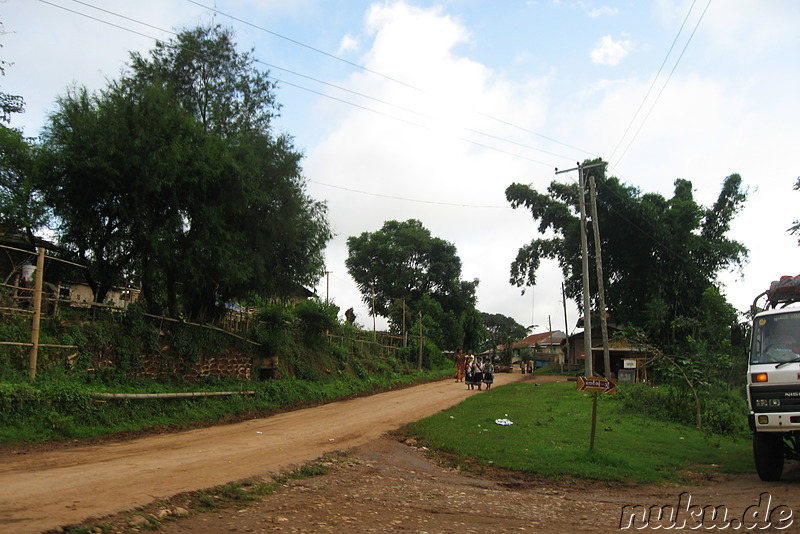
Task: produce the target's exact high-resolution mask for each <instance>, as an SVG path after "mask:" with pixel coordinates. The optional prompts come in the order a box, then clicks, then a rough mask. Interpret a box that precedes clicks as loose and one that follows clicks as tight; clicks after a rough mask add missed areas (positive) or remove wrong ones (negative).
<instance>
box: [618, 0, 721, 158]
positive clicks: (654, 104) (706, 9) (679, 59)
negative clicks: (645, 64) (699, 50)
mask: <svg viewBox="0 0 800 534" xmlns="http://www.w3.org/2000/svg"><path fill="white" fill-rule="evenodd" d="M710 5H711V0H708V2H707V3H706V7H705V9H703V12H702V13H701V14H700V18H699V19H698V20H697V24H695V26H694V29H693V30H692V33H691V35H689V39H688V40H687V41H686V44H685V45H684V46H683V50H681V54H680V55H679V56H678V60H677V61H676V62H675V65H673V67H672V70H671V71H670V73H669V76H667V79H666V81H665V82H664V85H663V86H662V87H661V90H660V91H659V92H658V95H657V96H656V99H655V100H654V101H653V104H652V105H651V106H650V109H649V110H648V112H647V115H645V117H644V119H643V120H642V123H641V124H640V125H639V128H638V129H637V130H636V133H634V134H633V137H632V138H631V140H630V141H629V142H628V145H627V146H626V147H625V150H624V151H623V152H622V154H621V155H620V156H619V159H617V164H619V162H620V161H622V158H624V157H625V154H627V153H628V149H630V147H631V145H632V144H633V142H634V141H635V140H636V138H637V137H638V136H639V132H641V131H642V128H643V127H644V125H645V123H646V122H647V119H648V118H650V114H651V113H652V112H653V109H655V107H656V104H658V101H659V100H660V99H661V95H662V94H663V93H664V89H666V88H667V84H669V81H670V80H671V79H672V75H673V74H674V73H675V69H677V68H678V65H679V64H680V62H681V59H682V58H683V54H684V53H686V49H687V48H688V47H689V43H691V42H692V38H693V37H694V34H695V33H696V32H697V28H698V27H699V26H700V23H701V22H702V21H703V17H704V16H705V14H706V11H708V7H709V6H710Z"/></svg>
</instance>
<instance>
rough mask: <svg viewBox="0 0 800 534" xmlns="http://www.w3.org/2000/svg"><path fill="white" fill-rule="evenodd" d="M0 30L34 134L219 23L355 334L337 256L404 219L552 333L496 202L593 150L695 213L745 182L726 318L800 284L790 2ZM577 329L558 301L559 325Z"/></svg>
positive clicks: (12, 8) (84, 4) (371, 11)
mask: <svg viewBox="0 0 800 534" xmlns="http://www.w3.org/2000/svg"><path fill="white" fill-rule="evenodd" d="M203 6H206V7H203ZM209 7H211V8H215V9H216V12H214V11H213V10H212V9H209ZM97 8H99V9H97ZM76 12H77V13H76ZM118 15H122V17H125V18H121V17H120V16H118ZM95 19H101V21H105V22H101V21H98V20H95ZM0 20H1V21H2V22H3V24H4V29H5V31H6V35H3V36H1V37H0V43H2V44H3V48H2V49H1V50H0V54H2V59H4V60H6V61H9V62H13V65H11V66H10V67H9V68H7V69H6V76H5V77H4V78H2V79H0V84H2V85H1V86H0V87H2V90H3V91H5V92H9V93H13V94H19V95H21V96H23V97H24V98H25V100H26V102H27V112H26V113H25V114H24V115H21V116H18V117H15V119H14V123H13V124H14V125H15V126H18V127H21V128H24V129H25V132H26V134H28V135H36V134H37V133H38V131H39V129H40V128H41V126H42V125H43V124H44V121H45V117H46V114H47V113H48V112H49V111H51V110H52V109H53V106H54V102H55V99H56V96H57V95H59V94H63V93H64V92H65V90H66V88H67V87H68V86H69V85H70V84H71V83H78V84H81V85H85V86H87V87H89V88H90V89H98V88H100V87H102V86H103V85H104V84H105V81H106V80H107V79H109V78H111V79H113V78H115V77H117V75H118V73H119V71H120V69H121V68H122V67H123V65H124V64H125V62H126V61H127V59H128V53H129V51H131V50H138V51H141V52H146V51H148V50H149V49H150V48H152V46H153V41H152V39H153V38H160V39H168V38H170V37H171V34H170V31H171V30H174V29H176V28H182V27H191V26H194V25H197V24H207V23H210V22H214V21H216V22H218V23H220V24H223V25H226V26H230V27H232V28H233V29H234V30H235V32H236V35H237V39H238V41H239V43H240V46H241V47H242V48H243V49H249V48H252V49H253V55H254V57H255V58H257V59H258V60H259V61H260V62H263V63H262V66H264V68H265V69H267V68H268V69H269V71H270V73H271V75H273V76H274V77H275V78H276V79H278V81H279V87H278V90H277V98H278V101H279V102H280V103H281V104H282V105H283V108H282V110H281V117H280V118H279V119H278V120H277V121H276V126H277V127H278V128H280V129H281V130H283V131H285V132H288V133H289V134H291V135H292V136H294V139H295V143H296V146H297V147H298V148H300V149H301V150H303V152H304V153H305V159H304V163H303V166H304V174H305V176H306V177H307V178H308V180H309V184H308V192H309V194H311V195H312V196H313V197H315V198H317V199H320V200H325V201H326V202H327V203H328V207H329V217H330V220H331V222H332V225H333V228H334V230H335V232H336V234H337V236H336V238H335V239H334V241H332V242H331V244H330V245H329V247H328V249H327V250H326V259H327V264H328V270H330V271H331V274H330V276H329V277H328V278H325V279H323V280H321V282H320V284H319V285H318V287H317V288H316V289H317V292H318V294H319V295H320V296H323V297H324V296H325V295H326V293H328V294H329V296H330V298H331V299H332V300H333V301H334V302H336V304H338V305H339V306H340V307H341V308H342V311H344V310H345V309H347V308H348V307H350V306H353V307H354V308H355V310H356V313H357V316H358V319H357V320H358V322H360V323H361V324H363V325H365V326H368V327H371V326H372V320H371V319H370V318H369V316H368V312H367V309H366V307H365V306H364V305H363V304H362V303H361V302H360V297H359V295H358V293H357V291H356V289H355V285H354V284H353V282H352V280H351V279H350V277H349V276H348V274H347V272H346V270H345V267H344V259H345V258H346V255H347V251H346V246H345V241H346V239H347V237H349V236H352V235H357V234H360V233H361V232H365V231H369V232H372V231H375V230H378V229H379V228H380V227H381V226H382V224H383V222H384V221H386V220H390V219H395V220H406V219H409V218H416V219H419V220H421V221H422V223H423V224H424V225H425V226H426V227H427V228H428V229H430V230H431V232H432V234H433V235H434V236H436V237H440V238H442V239H445V240H447V241H450V242H452V243H453V244H454V245H455V246H456V247H457V250H458V252H459V256H460V257H461V259H462V263H463V278H465V279H473V278H478V279H480V286H479V289H478V299H479V300H478V308H479V309H480V310H482V311H485V312H489V313H502V314H504V315H509V316H511V317H513V318H515V319H516V320H517V321H518V322H519V323H521V324H523V325H525V326H529V325H531V324H537V325H539V327H538V328H536V329H535V330H537V331H541V330H545V329H547V327H548V324H552V327H553V328H558V329H564V328H565V327H564V319H563V311H562V309H561V304H560V302H559V300H560V296H559V291H560V289H559V288H560V281H561V279H560V273H559V271H558V269H557V268H556V266H555V265H553V264H550V263H546V264H544V265H543V267H542V269H541V270H540V273H539V281H538V283H537V286H536V287H535V288H534V289H533V290H530V289H529V290H528V291H527V292H526V293H525V295H521V294H520V289H519V288H516V287H513V286H511V285H510V284H509V283H508V278H509V266H510V263H511V261H512V260H513V259H514V257H515V255H516V253H517V250H518V248H519V247H520V246H522V245H523V244H525V243H527V242H529V241H530V240H531V239H533V238H535V237H536V228H535V225H534V223H533V222H532V221H531V218H530V215H529V214H528V213H526V212H524V211H519V210H512V209H510V207H509V206H508V203H507V202H506V201H505V196H504V191H505V188H506V187H507V186H508V185H509V184H511V183H512V182H521V183H528V184H531V185H533V187H535V188H537V189H539V190H541V191H544V189H545V188H546V186H547V185H548V184H549V183H550V182H551V181H552V180H553V179H558V180H559V181H565V180H569V179H575V178H576V177H574V176H573V177H570V176H569V175H559V176H558V177H556V176H555V175H554V169H555V168H556V167H559V168H569V167H573V166H574V165H575V162H577V161H582V160H583V159H585V158H587V157H592V156H600V157H602V158H603V159H604V160H606V161H608V162H609V163H610V165H611V167H610V172H611V173H612V174H614V175H617V176H619V177H620V178H622V179H623V180H624V181H625V182H627V183H629V184H631V185H634V186H636V187H639V188H640V189H641V190H642V191H643V192H658V193H661V194H663V195H665V196H670V195H671V193H672V187H673V183H674V181H675V179H677V178H686V179H689V180H691V181H692V182H693V184H694V187H695V195H696V198H697V200H698V201H699V202H701V203H702V204H704V205H707V206H710V205H711V204H712V203H713V201H714V200H715V198H716V196H717V195H718V193H719V189H720V186H721V183H722V181H723V179H724V178H725V177H726V176H728V175H729V174H732V173H739V174H741V175H742V177H743V180H744V183H745V186H746V187H747V188H748V189H749V191H750V198H749V200H748V202H747V205H746V207H745V209H744V210H743V211H742V213H741V214H740V215H739V216H738V217H737V219H736V221H735V223H734V224H733V226H732V231H731V232H732V233H731V235H732V236H733V237H734V238H736V239H738V240H740V241H742V242H743V243H744V244H745V245H746V246H747V247H748V248H749V249H750V260H749V262H748V264H747V265H746V266H745V269H744V270H743V271H742V272H741V273H738V272H735V273H723V275H722V276H721V277H720V280H719V281H720V283H721V284H722V286H723V291H724V292H725V293H726V295H727V296H728V298H729V300H730V301H731V302H732V303H733V304H734V305H735V306H736V307H737V308H738V309H740V310H745V309H746V308H747V307H748V306H749V304H750V302H751V301H752V299H753V297H755V295H756V294H757V293H760V292H761V291H762V290H763V289H765V288H766V287H767V285H768V283H769V281H770V280H772V279H774V278H777V277H779V276H781V275H784V274H798V273H800V248H799V247H798V246H797V238H796V236H791V235H790V234H788V233H787V232H786V229H787V228H788V227H789V226H790V225H791V224H792V222H793V221H795V220H797V219H800V214H798V211H800V210H798V209H797V206H798V201H800V192H798V191H793V190H792V185H793V184H794V183H795V180H796V179H797V177H798V175H800V170H798V163H797V161H796V160H797V157H796V151H797V146H798V140H799V139H798V138H799V137H800V136H799V135H798V133H797V129H798V128H797V125H798V124H800V106H798V99H797V90H798V87H800V67H799V66H798V65H800V63H798V61H797V58H798V57H800V33H798V32H797V31H796V26H797V23H798V22H800V2H795V1H792V0H765V1H762V2H749V1H745V0H713V1H709V0H694V1H692V0H674V1H673V0H654V1H651V2H645V1H634V0H624V1H607V2H602V1H601V2H590V1H569V0H529V1H480V0H461V1H455V0H452V1H447V0H444V1H439V2H431V1H405V2H395V1H389V2H368V1H345V0H341V1H337V0H330V1H322V0H296V1H291V0H280V1H278V0H275V1H264V0H261V1H255V0H250V1H247V0H240V1H226V0H217V1H216V2H212V0H196V2H193V1H189V0H141V1H137V2H129V1H123V0H104V1H102V0H82V1H80V2H77V1H74V0H47V2H43V1H40V0H7V1H6V2H4V3H2V4H0ZM120 27H121V28H120ZM128 30H134V31H135V32H137V33H132V32H131V31H128ZM141 34H144V35H141ZM275 34H278V35H277V36H276V35H275ZM293 41H294V42H293ZM298 43H300V44H298ZM671 48H672V50H671V51H670V49H671ZM313 49H316V50H313ZM321 52H325V53H321ZM331 56H336V57H337V58H338V59H336V58H332V57H331ZM354 64H355V65H357V66H354ZM267 65H269V67H268V66H267ZM662 65H663V68H662ZM659 69H661V71H660V73H659ZM289 71H293V72H294V73H296V74H292V73H290V72H289ZM298 74H300V75H301V76H298ZM657 74H658V76H657ZM320 82H324V83H320ZM297 86H300V87H297ZM651 86H652V90H651V91H650V92H648V90H649V89H650V88H651ZM318 93H322V94H323V95H326V96H321V95H320V94H318ZM343 101H344V102H343ZM637 110H640V111H639V113H638V114H637ZM601 232H602V228H601ZM632 246H635V244H632ZM577 315H578V313H577V309H576V307H575V304H574V303H572V302H569V303H568V316H569V319H568V322H569V326H568V330H570V331H572V330H573V325H574V323H575V319H576V318H577ZM381 324H382V323H381V322H380V321H379V322H378V326H379V327H380V326H381Z"/></svg>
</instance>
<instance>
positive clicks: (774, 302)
mask: <svg viewBox="0 0 800 534" xmlns="http://www.w3.org/2000/svg"><path fill="white" fill-rule="evenodd" d="M762 299H766V305H765V306H764V309H763V311H759V310H761V308H759V307H758V303H759V302H760V301H761V300H762ZM753 308H754V312H758V313H756V314H755V317H754V318H753V324H752V337H751V342H750V362H749V365H748V372H747V402H748V405H749V407H750V414H749V416H748V421H749V424H750V429H751V430H752V431H753V456H754V458H755V463H756V470H757V471H758V476H759V477H760V478H761V480H764V481H774V480H779V479H780V478H781V474H782V473H783V463H784V460H785V459H790V460H800V448H798V445H800V438H799V436H800V276H798V277H788V276H785V277H782V278H781V280H779V281H776V282H773V283H772V284H771V285H770V289H769V290H767V291H765V292H764V293H762V294H760V295H759V296H758V297H756V300H755V301H754V303H753Z"/></svg>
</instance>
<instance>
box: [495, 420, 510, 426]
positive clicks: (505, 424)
mask: <svg viewBox="0 0 800 534" xmlns="http://www.w3.org/2000/svg"><path fill="white" fill-rule="evenodd" d="M494 423H495V424H496V425H503V426H508V425H513V424H514V422H513V421H511V420H509V419H495V420H494Z"/></svg>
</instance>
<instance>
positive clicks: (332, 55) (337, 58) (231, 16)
mask: <svg viewBox="0 0 800 534" xmlns="http://www.w3.org/2000/svg"><path fill="white" fill-rule="evenodd" d="M186 1H187V2H189V3H192V4H194V5H196V6H199V7H202V8H205V9H208V10H209V11H212V12H213V13H215V14H217V15H222V16H224V17H228V18H230V19H231V20H235V21H237V22H240V23H242V24H245V25H247V26H250V27H252V28H255V29H257V30H260V31H263V32H265V33H268V34H270V35H273V36H275V37H278V38H280V39H284V40H286V41H288V42H290V43H293V44H296V45H298V46H301V47H303V48H307V49H309V50H312V51H314V52H317V53H319V54H322V55H324V56H327V57H329V58H331V59H334V60H336V61H341V62H342V63H345V64H347V65H350V66H352V67H355V68H357V69H359V70H362V71H364V72H368V73H370V74H374V75H375V76H379V77H381V78H384V79H386V80H389V81H391V82H394V83H397V84H400V85H402V86H405V87H408V88H410V89H413V90H415V91H418V92H420V93H423V94H425V95H428V96H434V95H432V94H431V93H430V92H428V91H426V90H424V89H421V88H419V87H417V86H415V85H412V84H410V83H407V82H404V81H402V80H398V79H396V78H393V77H391V76H388V75H386V74H383V73H381V72H378V71H376V70H373V69H370V68H368V67H365V66H363V65H360V64H358V63H355V62H352V61H349V60H347V59H344V58H342V57H340V56H337V55H335V54H331V53H330V52H326V51H324V50H321V49H319V48H316V47H313V46H311V45H308V44H306V43H303V42H302V41H298V40H297V39H292V38H291V37H287V36H285V35H282V34H280V33H278V32H275V31H273V30H269V29H267V28H264V27H262V26H258V25H256V24H253V23H251V22H249V21H246V20H243V19H241V18H238V17H235V16H234V15H231V14H229V13H226V12H224V11H220V10H218V9H216V8H213V7H210V6H207V5H204V4H202V3H200V2H197V1H196V0H186ZM472 112H473V113H476V114H477V115H480V116H482V117H485V118H488V119H491V120H493V121H496V122H498V123H500V124H504V125H506V126H511V127H512V128H515V129H518V130H520V131H523V132H525V133H528V134H531V135H535V136H537V137H540V138H542V139H546V140H548V141H550V142H552V143H556V144H559V145H562V146H565V147H567V148H570V149H572V150H577V151H579V152H583V153H584V154H587V155H590V156H593V157H597V155H596V154H593V153H591V152H588V151H586V150H583V149H581V148H577V147H574V146H572V145H570V144H567V143H564V142H562V141H559V140H557V139H554V138H552V137H548V136H546V135H543V134H540V133H538V132H534V131H532V130H529V129H527V128H524V127H522V126H519V125H516V124H514V123H512V122H509V121H507V120H504V119H501V118H498V117H495V116H493V115H489V114H487V113H483V112H480V111H475V110H472ZM528 148H532V149H533V150H539V149H536V148H533V147H528ZM542 152H545V151H542ZM559 157H563V156H559ZM565 159H570V160H571V159H573V158H565Z"/></svg>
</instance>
